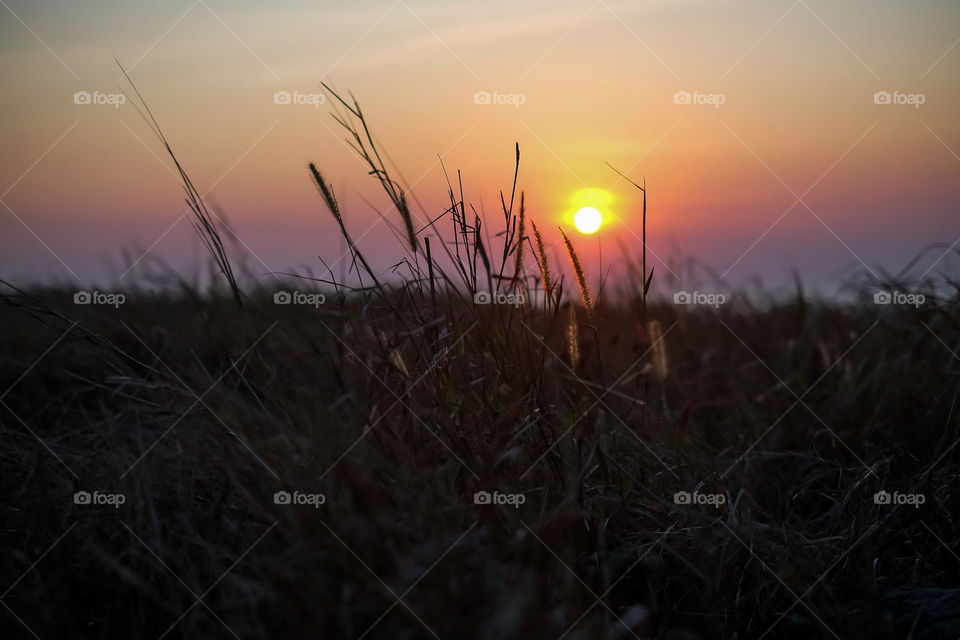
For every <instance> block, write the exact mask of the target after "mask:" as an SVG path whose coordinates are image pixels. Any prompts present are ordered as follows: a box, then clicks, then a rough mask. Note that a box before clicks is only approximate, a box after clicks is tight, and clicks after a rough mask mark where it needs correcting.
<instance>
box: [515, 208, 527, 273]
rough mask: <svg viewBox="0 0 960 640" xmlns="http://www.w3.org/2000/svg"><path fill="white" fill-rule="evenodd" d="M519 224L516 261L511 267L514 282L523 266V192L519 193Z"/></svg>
mask: <svg viewBox="0 0 960 640" xmlns="http://www.w3.org/2000/svg"><path fill="white" fill-rule="evenodd" d="M519 218H520V222H519V225H518V226H519V230H518V232H517V256H516V258H517V261H516V264H515V265H514V267H513V279H514V280H516V279H517V278H519V277H520V268H521V267H522V266H523V234H524V226H525V225H524V222H525V219H524V218H525V214H524V204H523V191H521V192H520V216H519Z"/></svg>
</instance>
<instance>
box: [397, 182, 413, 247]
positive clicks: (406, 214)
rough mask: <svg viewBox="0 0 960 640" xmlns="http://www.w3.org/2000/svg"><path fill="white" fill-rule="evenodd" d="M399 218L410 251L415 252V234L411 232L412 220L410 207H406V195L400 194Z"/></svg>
mask: <svg viewBox="0 0 960 640" xmlns="http://www.w3.org/2000/svg"><path fill="white" fill-rule="evenodd" d="M398 208H399V209H400V217H401V218H403V226H404V227H405V228H406V230H407V240H409V242H410V250H411V251H413V252H414V253H416V252H417V232H416V231H414V230H413V218H412V217H411V216H410V207H409V206H407V194H405V193H403V192H402V191H401V192H400V202H399V207H398Z"/></svg>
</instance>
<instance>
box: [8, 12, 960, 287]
mask: <svg viewBox="0 0 960 640" xmlns="http://www.w3.org/2000/svg"><path fill="white" fill-rule="evenodd" d="M0 5H2V6H0V89H2V90H0V114H2V118H0V141H2V149H3V151H2V153H0V194H2V195H0V203H2V206H0V277H3V278H4V279H7V280H10V281H13V282H17V283H24V284H26V283H32V282H51V281H56V282H72V283H77V284H78V285H79V284H84V283H90V282H97V281H99V282H103V281H107V280H118V279H119V280H120V281H122V280H124V279H128V278H129V279H132V280H136V279H137V278H140V277H143V276H144V275H145V274H147V273H148V272H149V271H150V269H151V268H153V267H152V265H155V264H156V261H157V260H163V261H166V262H167V263H169V264H171V265H173V266H174V268H176V269H178V270H181V271H184V272H189V271H190V270H191V269H194V268H195V265H196V264H197V263H198V261H200V260H202V259H203V253H202V246H201V245H200V243H199V241H198V240H197V239H196V235H195V232H194V231H193V229H192V227H191V224H190V220H191V218H190V214H189V212H188V210H187V209H186V206H185V204H184V202H183V197H182V196H183V193H182V189H181V187H180V184H179V181H178V179H177V177H176V176H175V174H174V172H173V168H172V165H171V162H170V161H169V159H168V158H167V157H165V156H164V155H163V150H162V147H161V146H160V145H159V143H158V142H157V140H156V139H155V138H154V137H152V134H151V131H150V129H149V127H148V126H147V125H146V124H145V123H144V121H143V120H142V119H141V117H140V116H139V115H138V114H137V112H136V110H134V109H133V108H132V105H131V104H130V102H129V101H128V102H126V103H125V104H118V103H120V102H121V101H122V99H121V98H119V97H117V96H118V95H119V94H120V89H121V88H126V89H127V90H129V87H128V85H127V84H126V83H125V82H124V81H122V79H121V77H120V73H119V69H118V67H117V64H116V62H115V60H114V58H116V59H117V60H119V61H120V62H121V63H122V64H123V65H124V66H125V67H126V68H127V69H128V71H129V73H130V75H131V77H132V78H133V80H134V82H136V84H137V86H138V87H139V89H140V90H141V92H142V93H143V95H144V97H145V98H146V100H147V102H148V104H149V106H150V108H151V110H152V111H153V113H154V115H155V116H156V117H157V119H158V121H159V123H160V125H161V127H162V128H163V130H164V132H165V133H166V135H167V138H168V139H169V141H170V143H171V145H172V147H173V149H174V151H175V152H176V153H177V155H178V157H179V158H180V160H181V162H182V163H183V165H184V167H185V168H186V170H187V171H188V173H189V174H190V176H191V178H192V179H193V181H194V183H195V184H196V185H197V187H198V188H199V189H200V191H201V192H205V193H207V194H208V197H209V198H210V199H211V202H214V203H215V204H216V205H217V206H218V207H219V208H220V209H221V210H222V211H223V212H224V214H225V216H226V217H227V218H228V220H229V222H230V224H231V226H232V228H233V229H234V231H235V232H236V234H237V237H238V238H239V241H238V242H240V243H242V244H241V245H240V246H242V247H243V248H244V250H245V251H247V252H249V258H248V261H249V264H250V268H251V270H252V271H253V272H255V273H256V274H257V275H259V276H262V277H264V278H269V277H270V276H269V274H270V273H272V272H279V271H286V270H290V269H306V268H311V269H313V270H314V271H320V270H321V264H320V261H319V259H318V256H322V257H323V258H324V260H326V261H327V263H328V264H330V263H335V262H336V261H337V260H338V259H339V258H340V256H342V255H343V250H344V247H343V244H342V241H341V240H340V239H339V238H338V235H337V233H336V230H335V228H334V223H333V220H332V219H331V217H330V216H329V214H328V213H327V212H326V210H325V209H324V208H323V204H322V202H321V201H320V199H319V197H318V194H317V191H316V189H315V188H314V186H313V185H312V183H311V182H310V180H309V174H308V172H307V169H306V165H307V163H308V162H310V161H315V162H316V163H317V164H318V166H319V167H320V168H321V170H322V171H323V172H324V174H325V176H327V178H328V179H329V180H330V182H331V183H332V185H333V186H334V188H335V189H336V191H337V194H338V197H339V199H340V201H341V204H342V205H343V208H344V211H345V216H346V223H347V225H348V227H349V228H350V230H351V233H352V234H353V236H354V238H355V239H358V244H359V245H360V247H361V249H362V250H364V251H365V253H367V254H368V256H369V257H370V258H371V261H372V262H374V263H375V264H376V265H378V267H380V268H387V267H388V266H389V265H392V264H394V263H395V262H397V261H398V260H399V259H400V258H402V257H403V251H402V248H401V245H400V243H399V242H398V241H397V239H396V237H395V236H394V234H393V232H392V231H391V229H390V226H389V225H387V224H384V223H383V222H382V221H381V219H380V216H379V215H378V214H377V213H376V211H374V210H373V208H371V206H370V205H371V204H372V205H373V206H375V207H378V208H380V209H381V210H382V211H386V210H387V209H388V205H387V200H386V198H385V197H384V195H383V194H382V192H381V191H380V190H379V187H378V186H377V185H376V183H375V181H373V180H372V178H371V177H370V176H368V175H367V174H366V169H365V167H364V165H363V164H362V163H361V162H360V161H359V159H358V158H357V157H356V154H355V153H354V152H353V151H351V150H350V149H349V148H348V147H347V145H346V144H345V133H344V132H343V131H342V130H341V129H340V128H339V125H337V123H336V122H334V121H333V119H332V118H331V117H330V110H331V109H330V107H331V105H330V104H329V103H324V102H322V101H323V100H324V95H323V92H322V91H321V88H320V83H321V82H326V83H328V84H330V85H331V86H333V87H335V88H336V89H338V90H340V91H343V92H348V91H349V92H352V93H353V94H354V95H355V96H356V97H357V98H358V99H359V101H360V103H361V105H362V107H363V109H364V111H365V113H366V115H367V116H368V119H369V122H370V125H371V127H372V130H373V134H374V135H375V137H376V139H377V141H378V142H379V143H380V144H381V145H382V147H383V149H384V150H385V151H386V153H387V154H388V155H389V158H390V160H389V163H390V164H391V166H395V167H397V169H398V170H399V175H401V176H402V181H403V182H404V183H405V185H407V186H409V187H410V189H411V191H412V192H413V194H415V196H416V198H415V201H416V202H417V204H416V205H415V206H414V213H415V218H416V219H417V220H418V221H419V222H421V223H424V224H425V221H426V220H428V219H432V218H435V217H436V216H438V215H440V213H442V211H443V210H444V208H445V207H446V206H447V204H448V200H447V195H446V179H445V177H444V173H443V170H442V169H441V164H440V160H441V159H442V161H443V166H445V167H446V169H447V172H448V173H450V174H451V175H453V176H455V174H456V171H458V170H460V171H461V175H462V177H463V187H464V197H465V200H466V201H467V202H468V204H472V205H473V206H474V207H475V208H476V209H477V210H478V211H484V212H486V213H487V220H488V224H489V225H490V227H489V228H492V229H493V230H497V229H498V225H500V224H502V214H500V213H498V206H499V191H500V190H504V191H506V192H507V193H508V195H509V189H510V185H511V182H512V178H513V169H514V144H515V143H519V145H520V149H521V154H522V159H521V165H520V173H519V180H518V190H521V189H522V190H524V192H525V200H526V204H527V214H528V215H529V216H530V217H531V218H532V219H533V220H534V221H535V222H536V223H537V225H538V227H539V228H541V229H543V230H544V231H545V236H546V238H545V239H546V240H547V243H548V245H550V246H551V254H553V255H555V256H556V259H558V260H560V259H561V253H560V246H559V245H557V244H556V241H557V239H558V237H559V232H558V230H557V227H558V226H562V227H563V228H564V229H566V230H568V231H573V225H572V220H571V215H570V214H571V207H573V206H574V204H575V203H577V202H579V201H578V200H577V199H578V197H581V196H582V193H583V190H584V189H589V190H593V192H594V193H603V194H605V195H604V200H605V208H604V213H605V220H604V222H605V224H604V226H603V227H602V228H601V229H600V231H599V232H598V233H596V234H594V235H590V236H587V235H580V234H577V233H576V232H575V231H573V234H574V235H573V240H574V242H575V244H577V246H578V247H579V248H580V251H581V252H582V254H583V256H584V259H585V262H586V263H587V266H588V271H590V273H591V274H592V275H591V277H592V278H594V279H597V278H599V277H601V273H603V272H604V270H606V269H608V268H613V269H618V268H620V267H621V266H622V264H620V263H619V261H618V256H619V255H620V254H621V251H622V250H623V249H625V250H626V251H629V252H631V253H633V254H634V255H635V254H637V253H638V252H639V251H640V234H641V224H640V202H641V201H640V198H639V195H640V194H639V192H638V191H637V190H636V189H635V188H634V187H633V186H632V185H630V184H629V183H628V182H626V181H624V180H622V179H620V178H619V177H618V176H617V174H616V173H614V172H613V171H612V170H611V169H610V167H609V166H607V163H609V164H610V165H612V166H614V167H616V168H617V169H618V170H620V171H622V172H623V173H624V174H626V175H627V176H628V177H630V178H631V179H633V180H635V181H641V180H645V181H646V184H647V187H648V222H647V236H648V247H649V251H650V256H649V258H648V259H649V260H650V261H651V262H652V263H653V264H656V265H657V268H658V272H660V273H662V274H664V276H666V275H667V274H673V275H676V276H677V278H678V280H679V281H681V282H682V281H683V279H684V278H686V277H687V275H686V274H685V272H684V270H682V269H681V268H680V266H678V265H679V264H681V263H682V262H683V261H684V260H691V259H693V260H696V261H697V262H699V263H702V264H705V265H708V266H709V267H710V268H711V269H713V270H714V271H715V272H716V273H717V274H721V275H723V276H724V278H725V279H727V280H728V281H730V282H733V283H736V282H744V281H747V280H750V279H757V278H760V279H762V280H763V281H764V282H768V283H771V284H776V283H778V282H782V281H785V280H786V279H787V278H788V277H789V274H790V273H791V271H792V270H796V271H798V272H799V273H800V274H801V276H802V277H803V278H804V279H805V280H806V281H808V282H810V283H813V284H814V285H819V284H822V283H827V282H831V281H835V280H836V278H837V277H838V276H839V274H844V273H849V272H850V270H851V269H863V270H871V271H873V272H874V273H880V270H881V269H886V270H887V271H891V272H896V271H898V270H899V269H901V268H902V267H903V266H904V265H905V264H906V263H907V262H908V261H909V260H910V259H911V258H913V257H914V256H916V255H917V254H919V253H920V252H921V250H923V249H924V247H926V246H928V245H930V244H931V243H942V244H943V246H944V248H945V247H946V246H949V245H952V244H953V243H955V242H956V241H957V240H958V238H960V223H958V221H960V216H958V202H960V180H958V178H960V155H958V154H960V120H958V118H957V115H956V114H957V112H958V111H957V106H958V104H960V82H958V80H960V73H958V71H960V44H958V43H960V4H958V3H956V2H933V1H923V2H909V3H907V2H902V1H899V0H898V1H871V2H844V3H836V2H827V1H823V0H795V1H792V0H783V1H780V0H777V1H771V0H767V1H762V2H761V1H756V0H751V1H743V2H723V1H720V0H710V1H707V0H703V1H694V0H690V1H687V0H670V1H667V0H649V1H638V2H616V1H614V0H596V1H577V2H573V1H570V2H567V1H557V0H551V1H550V2H545V1H543V2H541V1H539V0H530V1H525V2H517V1H513V2H501V1H498V0H476V1H444V2H440V1H424V0H384V1H376V2H374V1H370V2H366V1H359V2H350V3H347V2H336V3H334V2H307V1H301V0H295V1H294V0H290V1H283V0H280V1H277V2H271V3H262V2H253V1H252V0H249V1H248V0H231V1H230V2H227V1H226V0H182V1H181V0H171V1H169V2H163V3H156V2H146V1H140V0H123V1H120V0H114V1H108V0H90V1H87V2H83V3H76V2H70V1H67V0H47V1H43V0H2V2H0ZM285 96H290V100H289V102H288V101H286V100H285V99H284V97H285ZM88 97H89V100H88V99H87V98H88ZM488 97H489V100H488V99H487V98H488ZM578 193H580V194H581V196H578V195H577V194H578ZM368 202H369V203H370V204H367V203H368ZM391 216H393V217H394V219H393V221H394V222H395V223H396V224H399V220H396V219H395V216H396V213H395V212H392V213H391V212H387V217H388V218H390V217H391ZM943 252H944V249H943V248H941V249H938V250H935V251H931V252H929V253H928V254H926V255H925V257H924V261H923V263H922V264H923V265H926V266H931V265H934V263H935V262H936V261H937V260H938V259H939V258H941V256H942V255H943ZM956 267H957V262H956V261H955V260H954V259H953V258H952V257H949V258H944V259H942V260H941V261H940V262H939V263H936V266H935V267H934V268H938V269H943V268H948V269H949V268H953V269H956ZM921 271H922V269H921Z"/></svg>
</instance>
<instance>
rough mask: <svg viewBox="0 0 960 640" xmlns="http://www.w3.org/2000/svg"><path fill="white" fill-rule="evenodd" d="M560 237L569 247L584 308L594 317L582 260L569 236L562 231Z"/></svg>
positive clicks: (568, 251) (568, 252)
mask: <svg viewBox="0 0 960 640" xmlns="http://www.w3.org/2000/svg"><path fill="white" fill-rule="evenodd" d="M560 235H561V236H563V244H565V245H566V246H567V254H568V255H569V256H570V262H571V264H572V265H573V272H574V273H575V274H576V276H577V285H579V287H580V297H581V298H583V306H584V307H586V309H587V314H588V315H589V316H590V317H591V318H592V317H593V298H591V297H590V287H588V286H587V278H586V277H585V276H584V275H583V266H581V264H580V258H578V257H577V252H576V251H575V250H574V248H573V244H572V243H571V242H570V238H568V237H567V234H566V233H564V232H563V229H562V228H561V229H560Z"/></svg>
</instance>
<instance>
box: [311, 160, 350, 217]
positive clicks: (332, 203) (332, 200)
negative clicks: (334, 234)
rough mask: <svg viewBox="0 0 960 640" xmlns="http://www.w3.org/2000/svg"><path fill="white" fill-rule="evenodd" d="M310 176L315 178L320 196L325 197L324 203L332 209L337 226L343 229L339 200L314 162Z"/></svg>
mask: <svg viewBox="0 0 960 640" xmlns="http://www.w3.org/2000/svg"><path fill="white" fill-rule="evenodd" d="M310 174H311V175H312V176H313V181H314V182H316V183H317V188H318V189H320V195H321V196H323V201H324V202H325V203H326V204H327V208H328V209H330V213H332V214H333V217H334V218H336V220H337V224H339V225H340V226H341V227H342V226H343V216H341V215H340V205H339V204H338V203H337V198H336V196H334V195H333V190H332V189H331V188H330V185H328V184H327V181H326V180H324V179H323V176H322V175H320V170H319V169H317V165H315V164H314V163H312V162H311V163H310Z"/></svg>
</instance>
